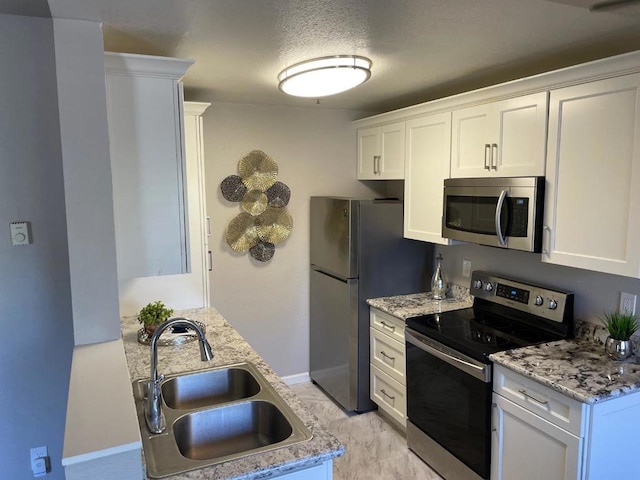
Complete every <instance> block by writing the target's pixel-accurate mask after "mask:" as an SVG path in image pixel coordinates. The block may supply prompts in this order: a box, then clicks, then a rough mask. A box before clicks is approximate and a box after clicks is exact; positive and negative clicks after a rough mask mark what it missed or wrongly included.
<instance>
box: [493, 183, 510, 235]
mask: <svg viewBox="0 0 640 480" xmlns="http://www.w3.org/2000/svg"><path fill="white" fill-rule="evenodd" d="M507 193H509V192H508V190H502V192H500V197H498V205H496V235H497V236H498V241H499V242H500V245H502V246H503V247H506V246H507V241H506V240H505V238H504V235H502V227H501V225H500V214H501V213H502V207H503V206H504V199H505V198H506V197H507Z"/></svg>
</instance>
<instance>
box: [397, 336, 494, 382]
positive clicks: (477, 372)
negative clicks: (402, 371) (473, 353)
mask: <svg viewBox="0 0 640 480" xmlns="http://www.w3.org/2000/svg"><path fill="white" fill-rule="evenodd" d="M404 338H405V340H406V341H407V342H408V343H410V344H411V345H415V346H416V347H418V348H419V349H420V350H422V351H424V352H426V353H429V354H431V355H433V356H434V357H437V358H439V359H440V360H442V361H444V362H447V363H448V364H449V365H451V366H453V367H456V368H457V369H458V370H462V371H463V372H465V373H467V374H469V375H472V376H473V377H475V378H477V379H478V380H482V381H483V382H485V383H489V382H490V381H491V366H490V365H483V366H480V365H474V364H473V363H470V362H467V361H465V360H463V359H461V358H457V357H455V356H453V355H451V354H449V353H447V352H445V351H443V350H442V349H441V348H438V347H437V346H436V344H435V342H433V341H431V340H429V339H427V337H425V336H424V335H421V334H419V333H417V332H414V331H411V332H409V330H405V331H404Z"/></svg>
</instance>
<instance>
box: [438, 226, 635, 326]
mask: <svg viewBox="0 0 640 480" xmlns="http://www.w3.org/2000/svg"><path fill="white" fill-rule="evenodd" d="M603 235H604V233H603ZM435 253H436V255H437V254H438V253H442V256H443V257H444V260H443V262H442V265H443V269H444V271H445V273H446V274H447V275H448V278H449V281H450V282H452V283H454V284H456V285H462V286H465V287H469V279H468V278H464V277H463V276H462V260H471V269H472V270H488V271H490V272H496V273H500V274H503V275H505V276H507V277H508V276H511V277H513V278H516V279H523V280H528V281H530V282H532V283H539V284H541V285H548V286H552V287H557V288H560V289H565V290H569V291H572V292H574V294H575V299H574V305H575V315H574V316H575V319H576V320H585V321H590V322H594V323H599V322H600V320H599V317H602V315H603V314H604V312H605V311H612V310H617V309H618V306H619V303H620V291H625V292H628V293H633V294H635V295H639V296H640V280H638V279H632V278H627V277H620V276H617V275H609V274H606V273H598V272H591V271H589V270H581V269H578V268H568V267H564V266H560V265H550V264H548V263H542V261H541V256H540V254H535V253H527V252H517V251H513V250H510V251H507V250H502V249H499V248H493V247H485V246H481V245H468V244H460V245H451V246H441V245H438V246H436V252H435ZM638 311H640V304H639V305H638V309H637V311H636V312H638Z"/></svg>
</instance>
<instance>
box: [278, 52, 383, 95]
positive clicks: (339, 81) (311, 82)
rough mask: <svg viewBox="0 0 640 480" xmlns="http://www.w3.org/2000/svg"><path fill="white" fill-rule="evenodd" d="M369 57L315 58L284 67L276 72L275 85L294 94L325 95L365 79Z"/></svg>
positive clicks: (357, 83) (342, 89)
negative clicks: (276, 79)
mask: <svg viewBox="0 0 640 480" xmlns="http://www.w3.org/2000/svg"><path fill="white" fill-rule="evenodd" d="M370 76H371V60H369V59H368V58H365V57H359V56H356V55H336V56H333V57H322V58H315V59H313V60H307V61H305V62H300V63H296V64H295V65H292V66H290V67H288V68H285V69H284V70H283V71H282V72H280V74H279V75H278V81H279V82H280V84H279V85H278V88H280V90H282V91H283V92H284V93H286V94H288V95H294V96H296V97H313V98H319V97H326V96H329V95H335V94H336V93H340V92H344V91H346V90H349V89H351V88H353V87H356V86H358V85H360V84H361V83H364V82H366V81H367V80H368V79H369V77H370Z"/></svg>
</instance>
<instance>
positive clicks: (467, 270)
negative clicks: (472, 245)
mask: <svg viewBox="0 0 640 480" xmlns="http://www.w3.org/2000/svg"><path fill="white" fill-rule="evenodd" d="M462 276H463V277H466V278H469V277H470V276H471V260H462Z"/></svg>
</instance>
